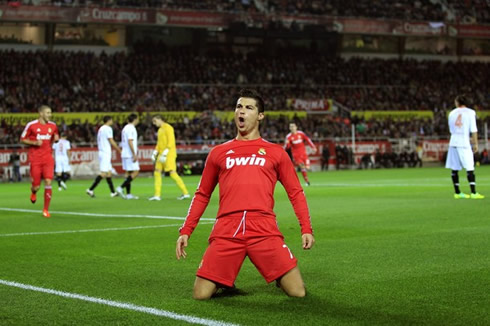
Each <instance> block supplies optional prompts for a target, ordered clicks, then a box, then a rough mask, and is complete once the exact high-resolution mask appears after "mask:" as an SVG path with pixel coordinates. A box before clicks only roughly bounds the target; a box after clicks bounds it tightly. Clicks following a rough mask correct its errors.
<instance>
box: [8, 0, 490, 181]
mask: <svg viewBox="0 0 490 326" xmlns="http://www.w3.org/2000/svg"><path fill="white" fill-rule="evenodd" d="M489 9H490V1H488V0H464V1H463V0H419V1H408V0H394V1H389V2H387V1H375V0H355V1H354V0H342V1H339V0H324V1H304V0H297V1H293V0H204V1H190V0H181V1H179V0H146V1H145V0H143V1H131V0H120V1H118V0H112V1H76V0H75V1H73V0H64V1H46V0H24V1H2V0H0V179H1V180H2V181H4V182H8V181H13V173H12V171H13V169H14V168H15V167H20V171H21V174H22V176H23V177H26V176H28V175H29V173H28V168H29V167H28V160H27V152H26V149H25V148H23V147H22V146H20V144H19V137H20V134H21V132H22V130H23V128H24V126H25V125H26V124H27V123H28V122H29V121H31V120H34V119H36V118H37V117H38V113H37V107H38V106H39V105H41V104H47V105H49V106H50V107H51V108H52V109H53V120H54V121H55V122H56V123H57V124H58V127H59V129H60V130H61V131H63V132H64V133H66V134H67V136H68V139H69V140H70V141H71V142H72V147H73V148H74V149H73V150H72V153H71V163H72V169H73V175H74V177H87V176H93V175H95V174H97V173H98V171H97V169H98V162H97V148H96V132H97V129H98V128H99V127H100V125H101V124H102V117H103V116H104V115H107V114H109V115H111V116H113V118H114V121H115V124H114V126H113V128H114V136H115V140H116V141H118V140H120V131H121V129H122V127H123V126H124V122H125V119H126V117H127V115H128V114H129V113H131V112H137V113H138V114H139V115H140V120H141V123H140V125H139V126H138V132H139V137H140V139H139V141H140V142H139V143H140V144H142V145H143V146H141V148H140V149H141V150H140V153H139V156H140V164H141V165H142V169H143V171H151V170H152V164H151V152H152V149H153V146H154V144H155V142H156V130H155V129H154V127H153V126H152V125H151V116H152V114H155V113H161V114H162V115H163V116H164V118H165V120H166V121H167V122H169V123H170V124H172V125H173V126H174V128H175V131H176V139H177V144H178V154H179V157H178V163H179V172H180V173H181V174H199V173H200V172H201V171H202V166H203V162H204V160H205V158H206V155H207V153H208V151H209V149H210V148H211V147H212V146H214V145H216V144H220V143H222V142H223V141H225V140H228V139H230V138H233V137H234V136H235V133H236V130H235V126H234V122H233V111H234V106H235V102H236V94H237V92H238V91H239V90H240V89H241V88H254V89H257V90H258V91H259V93H261V94H262V95H263V97H264V99H265V101H266V116H267V118H266V120H265V122H264V123H263V124H262V127H261V133H262V136H263V137H264V138H266V139H268V140H271V141H273V142H276V143H283V142H284V138H285V136H286V135H287V133H288V132H289V129H288V128H289V122H295V123H296V124H297V125H298V127H299V129H300V130H302V131H303V132H305V133H306V134H307V135H308V136H309V137H310V138H311V139H312V140H313V141H314V142H315V144H316V145H317V148H318V151H317V152H312V151H311V149H310V152H309V154H310V159H311V161H312V170H313V171H318V170H328V169H343V168H344V169H357V168H410V167H416V166H422V165H425V166H427V165H440V164H441V162H442V161H443V160H444V156H445V153H446V150H447V146H448V139H449V131H448V127H447V114H448V112H449V111H450V110H451V109H452V108H453V107H454V98H455V96H456V95H458V94H462V93H465V94H466V95H467V96H468V98H470V99H471V107H472V108H473V109H475V110H476V111H477V116H478V129H479V139H480V149H481V151H480V153H478V154H477V155H476V161H477V164H488V163H489V159H488V153H487V150H488V124H489V121H490V110H489V103H490V82H489V78H488V77H489V76H490V69H489V68H490V63H489V62H490V10H489ZM14 153H15V155H14ZM115 154H116V153H114V155H113V157H114V162H113V165H114V166H115V167H116V170H118V171H120V158H119V157H117V156H116V155H115Z"/></svg>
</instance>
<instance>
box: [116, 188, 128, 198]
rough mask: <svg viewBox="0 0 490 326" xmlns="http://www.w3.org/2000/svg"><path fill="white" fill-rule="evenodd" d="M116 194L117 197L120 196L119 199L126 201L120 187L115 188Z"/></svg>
mask: <svg viewBox="0 0 490 326" xmlns="http://www.w3.org/2000/svg"><path fill="white" fill-rule="evenodd" d="M116 192H117V193H118V195H119V196H121V198H123V199H126V195H125V194H124V192H123V190H122V188H121V187H117V188H116Z"/></svg>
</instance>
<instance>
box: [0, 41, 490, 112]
mask: <svg viewBox="0 0 490 326" xmlns="http://www.w3.org/2000/svg"><path fill="white" fill-rule="evenodd" d="M0 62H2V64H1V65H0V112H32V111H33V110H35V108H36V107H37V105H38V103H41V102H42V103H46V104H48V105H50V106H51V107H52V108H53V110H54V112H111V111H126V112H128V111H138V112H144V111H204V110H229V109H230V107H232V105H233V103H232V101H233V99H234V94H236V93H237V91H238V90H239V89H240V88H242V87H244V85H252V86H253V87H256V88H258V89H259V90H260V91H261V93H263V95H264V98H265V99H266V107H267V109H268V110H285V109H289V108H288V101H287V100H288V99H291V98H297V99H329V98H331V99H334V100H335V101H336V102H338V103H340V104H342V105H344V106H345V107H347V108H349V109H351V110H355V111H369V110H431V111H434V112H440V111H445V110H448V109H450V108H452V106H453V103H452V99H453V98H454V97H455V96H456V95H457V94H460V93H462V92H466V93H468V94H471V97H472V98H473V101H474V104H475V106H476V107H477V108H488V107H489V104H490V103H489V100H490V99H489V97H488V89H490V80H489V79H488V76H489V75H490V63H488V62H487V63H485V62H446V63H444V62H440V61H416V60H413V59H404V60H399V59H390V60H384V59H366V58H363V59H360V58H352V59H342V58H338V57H332V56H330V55H329V54H328V53H327V54H326V53H320V52H311V51H310V52H309V51H306V50H301V51H297V50H295V51H292V50H284V51H282V52H281V55H280V56H273V55H264V54H260V53H249V54H248V55H244V54H240V53H224V52H214V53H196V52H195V51H193V50H192V49H188V48H178V49H175V48H173V49H167V48H165V47H164V46H163V45H162V44H160V45H158V44H150V45H148V44H139V45H138V46H137V47H136V51H134V52H131V53H129V54H125V53H122V52H120V53H116V54H112V55H106V54H102V55H100V56H97V55H95V54H91V53H81V52H78V53H72V52H48V51H37V52H16V51H13V50H4V51H0Z"/></svg>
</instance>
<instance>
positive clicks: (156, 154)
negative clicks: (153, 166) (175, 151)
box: [151, 149, 158, 163]
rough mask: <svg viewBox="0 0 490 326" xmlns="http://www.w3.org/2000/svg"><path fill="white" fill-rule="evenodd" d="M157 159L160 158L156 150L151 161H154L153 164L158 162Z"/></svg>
mask: <svg viewBox="0 0 490 326" xmlns="http://www.w3.org/2000/svg"><path fill="white" fill-rule="evenodd" d="M157 157H158V151H157V150H156V149H155V150H154V151H153V153H152V154H151V161H152V162H153V163H155V162H156V160H157Z"/></svg>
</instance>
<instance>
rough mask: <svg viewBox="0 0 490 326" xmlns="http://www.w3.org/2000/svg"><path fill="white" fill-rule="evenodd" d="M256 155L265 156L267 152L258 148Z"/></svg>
mask: <svg viewBox="0 0 490 326" xmlns="http://www.w3.org/2000/svg"><path fill="white" fill-rule="evenodd" d="M258 153H259V154H260V155H265V154H267V152H266V151H265V149H264V148H259V151H258Z"/></svg>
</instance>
